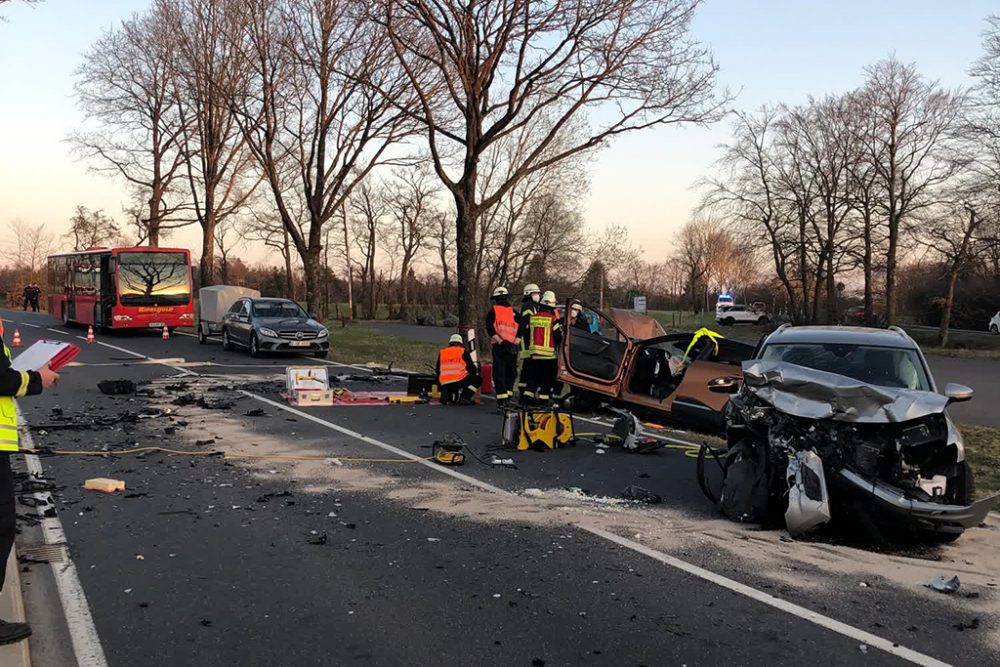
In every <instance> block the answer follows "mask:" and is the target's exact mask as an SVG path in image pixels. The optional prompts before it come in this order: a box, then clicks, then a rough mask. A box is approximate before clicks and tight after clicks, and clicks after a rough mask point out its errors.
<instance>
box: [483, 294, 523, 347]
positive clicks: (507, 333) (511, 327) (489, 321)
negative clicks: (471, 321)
mask: <svg viewBox="0 0 1000 667" xmlns="http://www.w3.org/2000/svg"><path fill="white" fill-rule="evenodd" d="M486 333H488V334H489V335H490V337H491V338H492V337H493V336H500V338H501V339H503V342H505V343H516V342H517V318H516V317H514V309H513V308H511V307H510V306H507V305H504V304H499V303H496V304H493V308H491V309H490V312H489V313H487V315H486Z"/></svg>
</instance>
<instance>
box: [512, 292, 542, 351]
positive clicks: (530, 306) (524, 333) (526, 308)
mask: <svg viewBox="0 0 1000 667" xmlns="http://www.w3.org/2000/svg"><path fill="white" fill-rule="evenodd" d="M537 312H538V304H537V303H535V301H534V299H532V298H531V297H525V298H524V299H523V300H522V301H521V310H520V312H519V313H518V314H517V338H518V342H519V343H520V348H521V349H520V350H519V351H518V355H517V356H518V358H519V359H527V358H528V356H529V355H528V320H529V319H531V316H532V315H534V314H535V313H537Z"/></svg>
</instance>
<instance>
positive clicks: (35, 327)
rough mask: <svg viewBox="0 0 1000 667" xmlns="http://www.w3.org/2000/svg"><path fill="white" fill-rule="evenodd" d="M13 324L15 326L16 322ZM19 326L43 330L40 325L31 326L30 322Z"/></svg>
mask: <svg viewBox="0 0 1000 667" xmlns="http://www.w3.org/2000/svg"><path fill="white" fill-rule="evenodd" d="M14 324H15V325H16V324H17V322H15V323H14ZM21 326H24V327H31V328H32V329H41V328H43V327H42V325H41V324H32V323H31V322H21Z"/></svg>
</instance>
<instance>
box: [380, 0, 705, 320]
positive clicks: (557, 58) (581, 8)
mask: <svg viewBox="0 0 1000 667" xmlns="http://www.w3.org/2000/svg"><path fill="white" fill-rule="evenodd" d="M697 5H698V1H697V0H544V1H541V2H531V1H529V0H512V1H511V2H505V3H501V2H477V3H462V2H458V1H457V0H441V1H438V2H434V1H431V0H381V1H380V3H379V4H378V10H377V18H378V20H379V21H381V22H383V23H384V24H385V25H386V27H387V28H388V32H389V35H390V37H391V43H392V48H393V51H394V52H395V54H396V56H397V58H398V59H399V62H400V63H401V64H402V65H403V66H404V67H405V69H406V72H407V75H408V76H409V78H410V83H411V85H412V86H413V88H414V89H415V90H416V92H417V95H418V96H419V99H420V107H419V111H418V112H417V114H416V115H417V117H418V118H419V120H420V121H421V122H422V123H423V124H424V125H425V126H426V128H427V138H428V142H429V146H430V152H431V156H432V158H433V161H434V168H435V171H436V172H437V175H438V177H439V178H440V179H441V181H442V183H443V184H444V185H445V188H446V189H447V190H448V191H449V192H450V193H451V195H452V198H453V199H454V202H455V237H456V245H457V255H458V256H457V263H458V309H459V320H460V323H461V328H462V329H466V328H469V327H472V326H474V325H475V322H476V313H477V304H478V285H477V276H476V275H475V265H474V261H475V255H476V247H475V245H476V238H477V226H478V224H479V220H480V216H481V215H482V213H483V212H484V211H486V210H489V209H490V208H491V207H493V206H494V205H496V203H497V202H499V201H500V200H501V199H502V198H503V197H504V195H505V194H506V193H507V191H508V190H510V189H511V188H512V187H514V186H515V185H516V184H517V182H518V181H519V180H520V179H522V178H524V177H526V176H528V175H529V174H531V173H533V172H536V171H538V170H541V169H545V168H546V167H548V166H549V165H551V164H554V163H556V162H559V161H560V160H564V159H566V158H568V157H570V156H573V155H576V154H578V153H580V152H583V151H586V150H590V149H593V148H595V147H597V146H600V145H602V144H603V143H605V142H607V141H608V140H610V139H611V138H613V137H614V136H616V135H619V134H622V133H626V132H631V131H634V130H639V129H644V128H649V127H653V126H656V125H662V124H667V123H685V122H696V123H700V122H708V121H711V120H714V119H715V118H716V117H717V112H718V110H719V106H718V104H717V103H716V102H715V100H714V99H713V97H712V91H713V87H714V81H715V71H716V68H715V65H714V63H713V62H712V60H711V57H710V54H709V53H708V51H707V50H706V49H704V48H702V47H700V46H699V45H698V44H696V43H694V42H693V41H692V40H691V39H690V38H689V37H688V26H689V25H690V21H691V18H692V17H693V15H694V10H695V8H696V7H697ZM383 93H384V94H386V97H387V98H389V97H391V96H390V95H389V94H388V93H389V91H383ZM590 111H595V112H598V111H599V113H594V114H593V115H592V116H591V117H590V122H591V124H592V127H591V128H590V131H587V132H583V133H580V134H576V135H575V136H568V135H567V133H566V131H567V130H568V129H569V128H570V127H573V125H572V124H571V123H570V121H571V120H573V119H579V118H581V117H582V116H583V115H584V114H586V113H588V112H590ZM542 121H544V122H545V123H546V124H547V126H548V128H549V129H548V131H547V132H545V133H544V135H543V136H541V137H539V140H538V141H537V143H536V144H535V145H534V146H533V147H532V149H531V150H530V151H528V152H527V154H525V155H524V156H523V157H522V158H521V159H520V160H519V162H518V164H517V165H516V168H515V169H513V170H512V171H511V173H510V176H509V177H508V178H506V179H503V180H502V182H498V183H497V184H496V186H495V187H494V188H493V189H492V191H491V192H486V193H484V192H482V191H480V190H479V188H478V180H479V170H480V165H481V162H482V160H483V156H484V154H485V153H486V152H487V151H488V150H489V149H490V146H491V145H492V144H494V143H495V142H498V141H503V140H504V139H505V138H506V137H509V136H511V135H512V134H516V133H518V132H520V131H521V130H522V128H525V127H531V126H533V125H534V124H536V123H539V122H542ZM557 141H565V144H564V147H563V149H562V150H560V151H558V152H556V153H554V154H553V153H550V152H548V151H549V148H550V146H552V145H553V143H554V142H557Z"/></svg>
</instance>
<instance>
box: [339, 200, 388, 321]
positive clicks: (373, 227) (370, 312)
mask: <svg viewBox="0 0 1000 667" xmlns="http://www.w3.org/2000/svg"><path fill="white" fill-rule="evenodd" d="M349 208H350V212H351V217H352V218H353V227H354V229H355V233H354V244H355V246H356V247H357V248H358V251H359V252H360V253H361V291H362V294H363V296H362V300H363V301H364V305H365V317H366V318H367V319H370V320H373V319H375V317H376V315H377V314H378V294H379V284H378V265H377V263H376V256H377V254H378V239H379V236H380V231H379V230H380V229H381V226H382V225H383V224H384V222H385V221H384V218H385V216H386V214H387V212H388V205H387V203H386V193H385V189H384V187H383V186H376V185H372V184H371V183H362V184H361V186H360V187H359V188H358V189H357V190H356V191H355V194H354V196H353V197H351V201H350V202H349Z"/></svg>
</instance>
